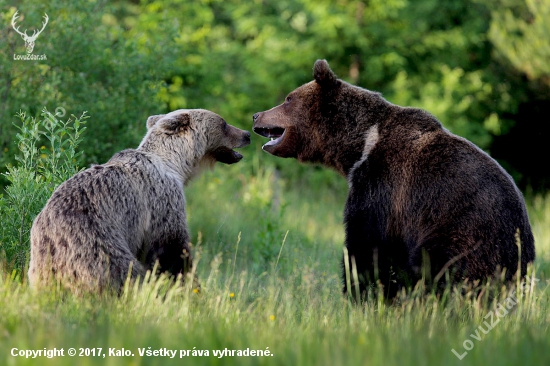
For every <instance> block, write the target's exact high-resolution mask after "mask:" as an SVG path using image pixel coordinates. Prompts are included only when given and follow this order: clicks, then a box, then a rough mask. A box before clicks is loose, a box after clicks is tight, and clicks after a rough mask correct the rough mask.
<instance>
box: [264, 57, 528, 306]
mask: <svg viewBox="0 0 550 366" xmlns="http://www.w3.org/2000/svg"><path fill="white" fill-rule="evenodd" d="M313 76H314V79H315V80H314V81H312V82H310V83H307V84H305V85H303V86H301V87H299V88H298V89H296V90H294V91H293V92H291V93H290V94H288V96H287V97H286V100H285V102H284V103H283V104H281V105H279V106H276V107H274V108H272V109H270V110H268V111H265V112H260V113H256V114H255V115H254V131H255V132H256V133H257V134H259V135H262V136H265V137H269V138H271V141H269V142H268V143H266V144H265V145H264V147H263V149H264V150H265V151H267V152H268V153H270V154H273V155H275V156H279V157H283V158H288V157H292V158H297V159H298V160H299V161H301V162H312V163H321V164H323V165H326V166H328V167H331V168H334V169H335V170H336V171H338V172H339V173H340V174H342V175H343V176H344V177H346V179H347V181H348V184H349V194H348V198H347V202H346V207H345V211H344V224H345V229H346V247H347V251H348V253H349V258H350V263H349V268H352V270H353V266H352V263H353V262H355V264H356V269H357V274H358V278H359V280H360V290H361V292H362V293H363V292H364V291H365V289H366V287H367V286H369V285H372V284H373V283H374V281H375V280H376V279H379V280H380V283H381V284H382V285H383V286H384V292H385V294H386V295H387V296H390V297H391V296H394V295H395V293H396V291H398V290H399V289H400V288H402V287H403V286H410V285H414V284H415V283H416V281H417V280H418V279H419V278H421V276H422V272H423V269H429V270H427V271H426V272H424V274H425V275H426V278H427V279H428V280H430V279H431V281H432V283H438V284H439V285H442V284H443V281H444V279H445V277H446V275H445V273H448V274H449V275H450V276H451V277H452V278H453V280H454V281H463V280H466V279H467V280H478V279H479V280H482V279H485V278H487V277H489V276H493V275H495V274H497V273H499V272H500V273H501V271H502V270H503V269H505V279H507V280H510V279H511V278H512V277H513V276H514V274H515V273H516V271H517V266H518V262H519V256H521V274H522V275H525V273H526V268H527V264H528V263H530V262H532V261H533V260H534V259H535V247H534V240H533V235H532V233H531V226H530V224H529V219H528V217H527V211H526V208H525V202H524V200H523V197H522V195H521V193H520V191H519V190H518V188H517V187H516V185H515V184H514V182H513V180H512V178H511V177H510V176H509V175H508V174H507V173H506V172H505V171H504V169H503V168H502V167H501V166H500V165H499V164H498V163H497V162H496V161H495V160H493V159H492V158H491V157H490V156H489V155H487V154H486V153H485V152H483V151H482V150H481V149H479V148H478V147H476V146H475V145H474V144H472V143H471V142H469V141H467V140H465V139H463V138H461V137H459V136H456V135H453V134H452V133H450V132H449V131H447V130H446V129H445V128H443V127H442V125H441V123H440V122H439V121H438V120H437V119H436V118H435V117H434V116H432V115H431V114H430V113H428V112H426V111H423V110H421V109H416V108H405V107H400V106H397V105H393V104H391V103H389V102H388V101H386V100H385V99H384V98H383V97H382V95H381V94H379V93H376V92H372V91H369V90H366V89H362V88H360V87H357V86H353V85H350V84H348V83H346V82H344V81H342V80H340V79H338V78H337V77H336V75H335V74H334V73H333V72H332V70H331V69H330V68H329V65H328V63H327V62H326V61H324V60H318V61H317V62H316V63H315V65H314V68H313ZM518 240H519V241H520V242H521V254H518V246H517V244H516V243H517V242H518ZM352 258H353V259H354V260H352ZM345 282H346V281H344V283H345ZM353 288H355V284H354V283H353V279H352V289H353ZM344 291H347V288H346V286H344Z"/></svg>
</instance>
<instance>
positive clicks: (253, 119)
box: [252, 113, 260, 122]
mask: <svg viewBox="0 0 550 366" xmlns="http://www.w3.org/2000/svg"><path fill="white" fill-rule="evenodd" d="M258 117H260V113H255V114H254V115H253V116H252V121H254V122H256V120H257V119H258Z"/></svg>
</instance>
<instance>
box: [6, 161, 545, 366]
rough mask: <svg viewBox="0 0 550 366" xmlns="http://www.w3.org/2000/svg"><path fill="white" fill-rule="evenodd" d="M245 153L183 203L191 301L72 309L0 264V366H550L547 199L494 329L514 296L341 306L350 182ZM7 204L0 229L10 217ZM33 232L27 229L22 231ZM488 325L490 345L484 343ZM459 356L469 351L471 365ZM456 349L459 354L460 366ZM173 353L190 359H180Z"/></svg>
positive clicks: (80, 304)
mask: <svg viewBox="0 0 550 366" xmlns="http://www.w3.org/2000/svg"><path fill="white" fill-rule="evenodd" d="M243 152H244V154H245V155H246V159H248V161H244V162H243V163H240V164H235V165H232V166H223V165H217V166H216V168H215V170H214V171H209V172H206V173H205V174H203V175H202V176H201V177H200V178H198V179H197V180H196V181H194V182H192V183H191V185H190V186H189V187H188V188H187V189H186V196H187V201H188V217H189V224H190V229H191V234H192V242H193V252H194V256H195V263H196V266H195V270H196V271H197V274H198V277H199V280H200V282H201V291H200V292H195V291H194V289H193V288H192V287H191V281H187V282H186V284H184V285H183V286H179V287H173V285H172V283H171V282H170V281H169V280H168V279H167V278H165V277H163V276H160V277H151V276H148V277H147V278H146V280H145V282H144V283H143V285H142V286H141V287H139V286H137V285H133V284H128V285H127V287H126V288H125V289H124V292H123V294H122V295H121V296H120V297H112V296H107V295H104V296H98V297H92V296H86V297H76V298H75V297H74V296H72V295H71V294H69V293H65V292H64V291H62V290H61V289H58V288H51V289H46V290H41V291H34V290H32V289H30V288H29V286H28V284H27V281H26V279H25V270H24V269H22V270H21V269H19V267H18V266H14V265H13V262H10V261H6V260H3V261H0V263H2V266H3V269H2V270H0V364H1V365H73V364H78V365H171V364H174V365H176V364H178V365H182V364H184V365H187V364H189V365H202V364H204V365H226V364H228V365H233V364H234V365H263V364H270V365H271V364H273V365H432V364H433V365H463V364H467V365H471V364H473V365H486V364H498V365H516V364H526V365H544V364H549V363H550V352H548V351H547V350H548V347H549V346H550V338H549V329H548V324H549V321H550V315H549V311H548V310H549V307H550V298H549V290H548V283H547V278H548V275H549V274H550V268H548V264H547V263H549V261H550V258H549V257H550V196H547V197H543V196H537V197H532V198H530V199H529V213H530V217H531V220H532V224H533V231H534V234H535V238H536V246H537V260H536V262H535V264H534V267H533V268H532V269H531V275H532V276H533V277H532V278H534V279H538V280H539V281H535V280H533V284H534V285H533V287H528V288H527V289H526V290H525V291H521V294H522V296H519V295H517V297H518V302H517V304H515V305H513V306H511V309H510V310H509V312H508V313H507V314H505V315H503V316H502V317H500V318H497V316H496V313H495V306H496V305H497V304H498V303H500V304H505V303H506V298H507V297H508V296H509V295H510V294H511V293H514V291H516V292H515V293H517V289H516V288H514V286H510V287H508V288H500V287H497V288H496V289H495V288H493V290H494V291H482V292H481V293H479V292H471V291H468V289H462V290H461V289H448V290H447V291H445V292H444V293H443V294H442V295H439V296H436V295H434V294H431V293H430V291H427V290H426V289H424V288H422V286H421V284H420V285H419V286H418V287H417V288H414V289H410V290H409V291H408V292H407V293H405V294H403V295H402V296H401V297H400V298H399V299H398V300H397V301H396V302H394V303H393V304H388V303H387V302H385V301H383V300H382V299H380V298H377V297H375V296H371V297H370V298H369V300H368V301H367V302H366V303H365V304H363V305H356V304H354V303H353V302H352V301H349V300H348V299H346V298H344V297H343V296H342V294H341V286H342V282H341V279H340V267H339V264H340V259H341V256H342V243H343V228H342V225H341V220H342V210H343V205H344V200H345V196H346V194H347V192H346V190H347V187H346V184H345V181H343V179H342V180H341V181H342V182H341V183H335V184H331V185H325V186H318V184H317V183H318V179H317V178H318V177H316V174H317V172H318V170H316V169H312V175H311V176H309V177H308V176H304V177H303V178H301V179H300V180H299V181H295V180H292V179H290V178H288V177H286V178H285V177H281V176H280V174H278V172H277V170H276V168H274V167H273V165H266V166H264V165H263V164H262V163H261V161H263V159H262V156H261V155H259V152H258V151H257V152H256V153H257V154H254V153H253V152H252V151H248V152H247V151H243ZM42 158H43V157H42ZM71 162H72V160H71V161H69V163H71ZM66 163H67V162H66ZM322 174H327V173H325V172H323V173H322ZM40 179H42V178H40ZM336 181H337V180H336ZM22 182H24V181H22ZM16 183H17V182H16ZM37 184H39V185H41V184H45V180H39V181H38V183H37ZM14 189H15V188H14ZM46 198H47V197H46ZM3 200H4V201H3V202H4V207H2V212H1V213H0V216H1V217H2V219H3V220H4V219H5V218H6V217H8V216H9V215H13V214H14V212H15V211H13V210H7V209H6V198H3ZM25 202H26V201H25ZM23 203H24V202H17V201H16V200H13V199H12V201H10V202H9V205H8V206H10V208H12V209H14V210H15V209H17V207H19V206H18V205H22V204H23ZM40 203H42V204H43V202H36V205H37V206H38V207H41V206H40ZM38 209H39V208H38ZM29 225H30V221H25V223H24V225H23V226H22V228H23V229H24V230H28V228H29ZM24 233H25V232H24ZM16 234H17V232H16ZM10 235H11V234H10ZM13 235H15V234H13ZM13 235H12V236H13ZM7 236H8V233H5V237H7ZM2 244H3V243H2ZM495 290H496V291H495ZM491 312H493V313H492V314H493V319H492V321H491V318H490V314H491ZM486 316H488V318H486ZM497 319H498V323H496V324H494V328H493V329H491V330H490V331H489V332H488V333H487V334H484V333H483V332H481V331H480V330H479V327H480V326H481V327H483V328H484V329H487V326H486V325H484V322H489V323H491V322H492V323H495V322H496V321H497ZM476 330H477V333H476ZM476 337H477V338H478V339H479V340H476ZM464 345H466V347H470V346H473V348H471V350H470V351H467V350H466V349H465V348H464ZM71 347H73V348H75V349H76V350H77V353H78V352H79V348H89V349H91V348H96V349H97V348H102V353H104V354H107V355H108V349H109V348H116V349H122V348H124V349H126V350H129V351H130V353H132V354H133V356H128V357H110V356H106V357H105V358H103V357H92V356H83V357H78V356H74V357H71V356H68V355H67V352H68V349H69V348H71ZM148 347H151V350H154V349H161V348H166V349H169V350H177V355H176V358H174V359H170V358H167V357H147V356H140V355H139V350H138V348H141V349H145V350H147V349H149V348H148ZM268 347H269V348H268ZM13 348H18V349H21V350H25V349H34V350H38V349H44V348H48V349H51V348H58V349H59V348H63V349H64V353H65V356H64V357H58V358H52V359H49V358H44V357H41V358H39V359H30V358H29V359H27V358H24V357H13V356H12V355H11V352H12V349H13ZM226 348H227V349H228V350H235V351H237V350H246V349H247V348H249V349H252V350H262V351H263V352H265V351H266V350H267V349H268V350H269V352H270V353H271V354H272V356H265V357H251V356H227V357H223V358H218V357H215V356H214V355H213V352H214V350H224V349H226ZM453 349H454V350H455V351H456V352H457V353H458V354H460V355H464V352H468V353H467V354H465V355H464V358H463V359H462V360H459V358H457V356H456V355H455V354H454V353H453V352H452V350H453ZM180 350H187V351H189V353H190V354H191V356H184V358H182V359H180V358H179V351H180ZM198 350H201V351H206V350H208V351H209V356H192V354H193V351H195V352H197V351H198ZM96 352H97V350H96Z"/></svg>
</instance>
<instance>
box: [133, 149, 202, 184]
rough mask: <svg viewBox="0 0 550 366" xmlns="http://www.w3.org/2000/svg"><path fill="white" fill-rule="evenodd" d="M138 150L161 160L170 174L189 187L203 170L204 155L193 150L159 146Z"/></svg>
mask: <svg viewBox="0 0 550 366" xmlns="http://www.w3.org/2000/svg"><path fill="white" fill-rule="evenodd" d="M138 150H140V151H143V152H146V153H149V154H152V155H154V156H156V157H157V158H158V159H160V162H161V163H162V164H163V165H164V166H165V167H166V168H167V169H168V170H169V173H170V174H171V175H173V176H175V177H177V178H178V180H181V182H182V184H183V185H187V183H189V181H190V180H191V179H193V177H195V176H196V175H197V174H198V173H199V172H200V170H201V158H202V157H203V155H204V153H201V152H200V151H196V150H192V154H191V155H189V152H188V151H178V150H171V149H170V150H166V149H158V148H157V146H150V145H148V144H143V145H141V146H139V147H138Z"/></svg>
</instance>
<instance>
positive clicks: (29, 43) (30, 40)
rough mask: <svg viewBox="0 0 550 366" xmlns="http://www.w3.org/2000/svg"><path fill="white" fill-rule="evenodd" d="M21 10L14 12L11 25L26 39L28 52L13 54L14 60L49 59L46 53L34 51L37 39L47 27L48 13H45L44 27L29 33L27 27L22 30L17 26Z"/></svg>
mask: <svg viewBox="0 0 550 366" xmlns="http://www.w3.org/2000/svg"><path fill="white" fill-rule="evenodd" d="M18 13H19V11H16V12H15V14H13V17H12V18H11V26H12V27H13V29H14V30H15V31H16V32H17V33H19V35H21V38H23V40H24V41H25V48H26V49H27V54H26V55H25V54H23V55H16V54H13V59H14V60H26V61H41V60H47V57H46V55H33V53H32V51H33V50H34V44H35V42H36V39H37V38H38V36H39V35H40V33H42V31H43V30H44V28H46V25H47V24H48V20H49V18H48V14H46V13H44V21H43V22H42V29H40V30H34V31H33V32H32V35H30V36H29V35H28V34H27V30H26V29H25V31H24V32H21V31H20V30H19V27H17V26H16V22H17V19H18V18H19V15H18Z"/></svg>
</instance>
